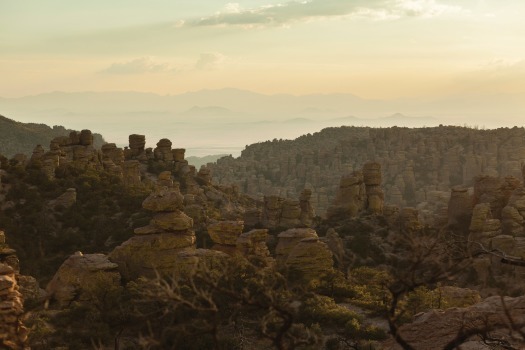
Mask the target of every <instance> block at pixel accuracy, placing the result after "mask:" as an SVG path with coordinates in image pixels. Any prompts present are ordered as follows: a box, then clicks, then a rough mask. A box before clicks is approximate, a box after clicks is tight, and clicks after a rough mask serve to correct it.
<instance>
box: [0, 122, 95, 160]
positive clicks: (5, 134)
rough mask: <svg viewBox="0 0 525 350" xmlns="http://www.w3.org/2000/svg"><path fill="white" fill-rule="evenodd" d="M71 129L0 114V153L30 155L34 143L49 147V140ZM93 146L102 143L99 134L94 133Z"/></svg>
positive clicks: (67, 132) (65, 133) (9, 155)
mask: <svg viewBox="0 0 525 350" xmlns="http://www.w3.org/2000/svg"><path fill="white" fill-rule="evenodd" d="M71 131H73V130H69V129H66V128H64V127H63V126H57V125H55V126H53V127H52V128H51V127H49V126H47V125H45V124H35V123H20V122H17V121H14V120H12V119H9V118H6V117H4V116H1V115H0V154H1V155H4V156H6V157H8V158H10V157H12V156H14V155H15V154H17V153H24V154H26V155H31V153H32V152H33V149H34V148H35V145H37V144H40V145H42V146H44V147H45V148H48V147H49V143H50V141H51V140H52V139H53V138H55V137H57V136H63V135H69V133H70V132H71ZM94 142H95V147H97V148H99V147H100V146H102V144H103V143H104V139H103V138H102V135H100V134H94Z"/></svg>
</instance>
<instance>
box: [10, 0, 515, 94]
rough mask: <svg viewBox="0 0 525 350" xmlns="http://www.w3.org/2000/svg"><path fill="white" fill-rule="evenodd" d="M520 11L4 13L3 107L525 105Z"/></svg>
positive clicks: (196, 4) (133, 5) (249, 6)
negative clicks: (35, 103) (51, 97)
mask: <svg viewBox="0 0 525 350" xmlns="http://www.w3.org/2000/svg"><path fill="white" fill-rule="evenodd" d="M524 13H525V1H523V0H498V1H496V0H490V1H488V0H487V1H484V0H457V1H449V0H306V1H285V0H282V1H276V0H250V1H239V2H230V3H228V2H226V1H218V0H198V1H197V0H111V1H108V0H90V1H71V0H46V1H42V0H0V79H1V80H0V81H1V84H0V96H3V97H15V96H23V95H29V94H38V93H42V92H49V91H55V90H59V91H108V90H134V91H147V92H155V93H160V94H176V93H181V92H185V91H192V90H200V89H216V88H223V87H236V88H241V89H248V90H252V91H256V92H262V93H268V94H274V93H293V94H304V93H334V92H345V93H354V94H356V95H358V96H361V97H366V98H398V97H421V98H422V97H436V96H440V95H448V94H459V95H461V94H473V93H486V94H523V93H525V83H524V81H525V60H524V59H525V24H524V23H525V22H524V20H523V14H524Z"/></svg>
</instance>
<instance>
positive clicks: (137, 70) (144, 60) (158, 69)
mask: <svg viewBox="0 0 525 350" xmlns="http://www.w3.org/2000/svg"><path fill="white" fill-rule="evenodd" d="M175 71H176V69H174V68H173V67H172V66H170V65H169V64H168V63H156V62H154V61H153V60H152V59H151V58H150V57H140V58H137V59H134V60H132V61H127V62H116V63H113V64H111V65H110V66H109V67H108V68H106V69H104V70H102V71H101V73H105V74H144V73H162V72H175Z"/></svg>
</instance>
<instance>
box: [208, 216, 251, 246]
mask: <svg viewBox="0 0 525 350" xmlns="http://www.w3.org/2000/svg"><path fill="white" fill-rule="evenodd" d="M243 229H244V221H241V220H239V221H219V222H217V223H214V224H210V225H208V234H209V235H210V238H211V239H212V241H213V242H215V243H217V244H222V245H230V246H235V245H236V244H237V238H239V236H240V235H241V233H242V230H243Z"/></svg>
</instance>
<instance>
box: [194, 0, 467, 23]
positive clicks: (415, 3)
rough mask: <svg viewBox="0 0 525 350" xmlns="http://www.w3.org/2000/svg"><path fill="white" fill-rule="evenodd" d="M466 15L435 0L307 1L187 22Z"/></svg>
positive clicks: (230, 9) (228, 10)
mask: <svg viewBox="0 0 525 350" xmlns="http://www.w3.org/2000/svg"><path fill="white" fill-rule="evenodd" d="M462 12H466V11H465V10H464V9H463V8H461V7H459V6H455V5H446V4H443V3H440V2H438V1H437V0H308V1H288V2H285V3H282V4H277V5H267V6H263V7H258V8H252V9H243V8H241V6H240V5H239V4H238V3H228V4H227V5H226V6H225V8H224V10H222V11H220V12H217V13H216V14H215V15H212V16H208V17H202V18H200V19H197V20H190V21H187V22H186V25H190V26H228V25H233V26H243V27H262V26H280V25H287V24H289V23H292V22H298V21H305V20H312V19H326V18H337V17H351V18H352V17H353V18H369V19H373V20H392V19H399V18H403V17H423V18H430V17H438V16H443V15H449V14H458V13H462Z"/></svg>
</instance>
